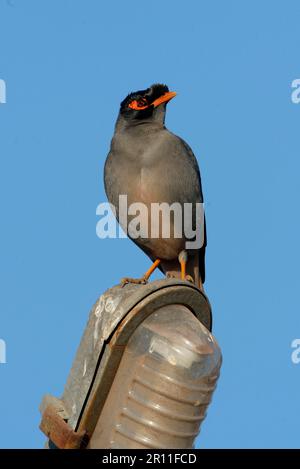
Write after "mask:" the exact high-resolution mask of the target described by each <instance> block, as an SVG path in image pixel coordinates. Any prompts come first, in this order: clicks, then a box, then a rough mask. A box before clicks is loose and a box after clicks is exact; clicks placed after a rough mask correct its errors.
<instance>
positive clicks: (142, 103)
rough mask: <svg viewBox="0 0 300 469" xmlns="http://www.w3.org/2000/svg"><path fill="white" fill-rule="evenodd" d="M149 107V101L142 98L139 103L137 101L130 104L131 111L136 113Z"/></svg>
mask: <svg viewBox="0 0 300 469" xmlns="http://www.w3.org/2000/svg"><path fill="white" fill-rule="evenodd" d="M148 106H149V104H148V103H147V100H146V99H145V98H141V99H139V100H138V101H137V100H136V99H135V100H134V101H131V103H129V104H128V107H130V108H131V109H135V110H136V111H141V110H142V109H146V108H147V107H148Z"/></svg>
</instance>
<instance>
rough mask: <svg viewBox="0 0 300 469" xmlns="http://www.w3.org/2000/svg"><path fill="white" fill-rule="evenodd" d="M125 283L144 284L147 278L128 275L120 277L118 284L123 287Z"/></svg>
mask: <svg viewBox="0 0 300 469" xmlns="http://www.w3.org/2000/svg"><path fill="white" fill-rule="evenodd" d="M127 283H134V284H136V285H146V283H148V279H147V278H145V277H141V278H130V277H124V278H122V279H121V282H120V285H121V287H122V288H123V287H124V286H125V285H127Z"/></svg>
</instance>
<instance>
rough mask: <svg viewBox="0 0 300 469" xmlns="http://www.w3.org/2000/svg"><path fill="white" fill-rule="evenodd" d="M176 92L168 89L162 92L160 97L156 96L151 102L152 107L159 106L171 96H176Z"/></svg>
mask: <svg viewBox="0 0 300 469" xmlns="http://www.w3.org/2000/svg"><path fill="white" fill-rule="evenodd" d="M176 94H177V93H175V91H168V92H167V93H165V94H163V95H162V96H161V97H160V98H157V99H156V100H155V101H153V103H151V104H152V105H153V106H154V107H157V106H159V105H160V104H162V103H167V102H168V101H170V100H171V99H172V98H174V97H175V96H176Z"/></svg>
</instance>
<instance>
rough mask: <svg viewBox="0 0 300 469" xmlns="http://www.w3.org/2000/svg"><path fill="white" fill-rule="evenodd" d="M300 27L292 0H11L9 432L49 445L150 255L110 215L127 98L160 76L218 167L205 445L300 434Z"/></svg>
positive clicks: (5, 228) (6, 259)
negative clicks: (106, 167)
mask: <svg viewBox="0 0 300 469" xmlns="http://www.w3.org/2000/svg"><path fill="white" fill-rule="evenodd" d="M299 25H300V4H299V2H298V1H293V0H290V1H286V2H283V1H267V0H266V1H264V2H262V1H253V0H252V1H242V2H241V1H238V0H236V1H231V0H227V1H223V0H219V1H198V0H191V1H189V2H182V1H174V0H172V1H164V2H161V1H158V0H156V1H153V2H146V1H141V0H139V1H136V0H134V1H133V0H132V1H127V2H125V1H124V2H123V1H113V0H112V1H106V2H100V1H96V0H88V1H86V0H44V1H39V0H26V2H25V1H21V0H7V1H5V0H0V78H1V79H4V80H5V82H6V86H7V103H6V104H0V214H1V231H0V236H1V243H0V277H1V278H0V282H1V283H0V291H1V294H0V313H1V316H0V338H2V339H4V340H5V341H6V344H7V364H1V365H0V422H1V423H0V446H1V447H10V448H12V447H25V448H37V447H42V445H43V441H44V437H43V435H42V434H41V433H40V431H39V430H38V424H39V420H40V416H39V412H38V406H39V403H40V400H41V397H42V395H43V394H44V393H46V392H50V393H52V394H54V395H57V396H59V395H60V394H61V393H62V390H63V386H64V384H65V380H66V378H67V374H68V372H69V369H70V366H71V364H72V360H73V357H74V353H75V351H76V348H77V345H78V342H79V340H80V337H81V334H82V332H83V329H84V326H85V323H86V320H87V315H88V312H89V309H90V307H91V306H92V304H93V303H94V301H95V300H96V299H97V297H98V295H99V294H100V293H101V292H103V291H105V290H106V289H107V288H108V287H110V286H111V285H113V284H116V283H118V281H119V279H120V278H121V277H123V276H125V275H131V276H138V275H139V274H141V273H142V272H143V271H145V270H146V269H147V268H148V266H149V259H148V258H147V257H146V256H145V255H144V254H143V253H142V252H140V251H139V250H138V249H137V248H136V247H135V246H134V245H133V243H131V242H130V241H129V240H127V239H119V240H100V239H98V238H97V237H96V234H95V228H96V222H97V217H96V213H95V212H96V206H97V205H98V204H99V203H100V202H103V201H105V200H106V199H105V194H104V189H103V182H102V172H103V163H104V160H105V157H106V154H107V151H108V148H109V144H110V139H111V136H112V133H113V126H114V122H115V119H116V116H117V112H118V106H119V103H120V101H121V100H122V99H123V98H124V96H125V95H126V94H127V93H128V92H129V91H131V90H135V89H140V88H144V87H147V86H148V85H150V84H151V83H153V82H157V81H159V82H165V83H167V84H168V85H169V87H170V89H172V90H175V91H177V92H178V96H177V97H176V98H175V99H174V100H173V101H172V102H171V103H170V104H169V106H168V113H167V126H168V127H169V128H170V129H171V130H172V131H173V132H175V133H177V134H179V135H180V136H182V137H183V138H184V139H185V140H186V141H187V142H188V143H189V144H190V145H191V147H192V148H193V150H194V152H195V154H196V155H197V158H198V160H199V164H200V167H201V171H202V178H203V188H204V193H205V199H206V212H207V224H208V254H207V283H206V291H207V294H208V296H209V298H210V300H211V302H212V305H213V312H214V334H215V336H216V338H217V339H218V341H219V343H220V345H221V347H222V351H223V356H224V364H223V368H222V376H221V379H220V381H219V385H218V389H217V392H216V393H215V395H214V400H213V404H212V405H211V407H210V409H209V413H208V417H207V420H206V421H205V422H204V424H203V427H202V432H201V436H200V438H199V440H198V444H199V446H201V447H204V448H217V447H221V448H232V447H237V448H241V447H244V448H249V447H258V448H260V447H270V448H277V447H299V446H300V444H299V412H300V398H299V390H300V364H299V365H294V364H293V363H292V362H291V352H292V349H291V342H292V340H293V339H295V338H299V337H300V319H299V318H300V314H299V313H300V305H299V303H300V301H299V261H300V255H299V239H300V223H299V195H300V184H299V173H300V151H299V150H300V140H299V119H300V104H299V105H296V104H293V103H292V101H291V91H292V90H291V82H292V81H293V80H294V79H296V78H300V58H299V43H300V27H299ZM162 184H163V179H162Z"/></svg>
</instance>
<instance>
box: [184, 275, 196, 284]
mask: <svg viewBox="0 0 300 469" xmlns="http://www.w3.org/2000/svg"><path fill="white" fill-rule="evenodd" d="M185 280H187V281H188V282H191V283H195V282H194V279H193V277H192V276H191V275H186V276H185Z"/></svg>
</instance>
